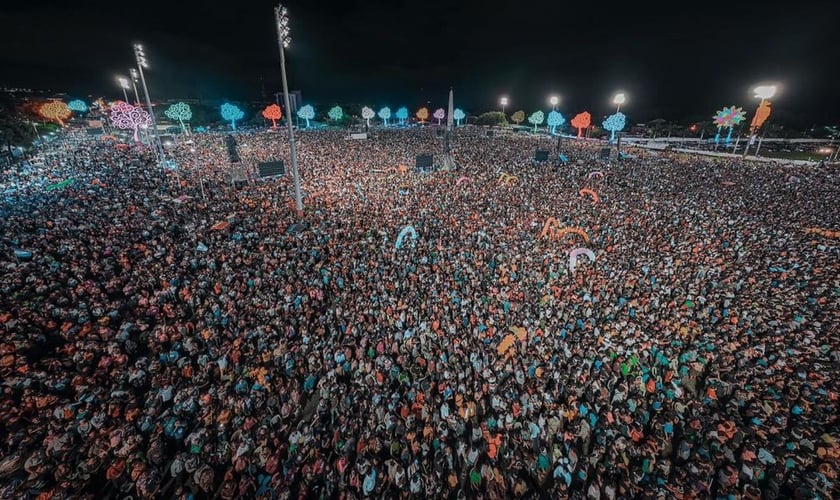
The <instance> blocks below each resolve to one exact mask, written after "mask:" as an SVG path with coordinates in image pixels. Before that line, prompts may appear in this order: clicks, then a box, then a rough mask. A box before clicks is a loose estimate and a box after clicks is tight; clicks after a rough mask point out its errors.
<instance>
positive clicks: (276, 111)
mask: <svg viewBox="0 0 840 500" xmlns="http://www.w3.org/2000/svg"><path fill="white" fill-rule="evenodd" d="M262 115H263V118H265V119H266V120H271V128H275V129H276V128H277V120H279V119H281V118H283V110H282V109H280V106H278V105H277V104H269V105H268V106H266V107H265V109H264V110H262Z"/></svg>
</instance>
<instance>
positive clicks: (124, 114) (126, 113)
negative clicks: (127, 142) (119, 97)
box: [110, 101, 152, 142]
mask: <svg viewBox="0 0 840 500" xmlns="http://www.w3.org/2000/svg"><path fill="white" fill-rule="evenodd" d="M110 114H111V124H112V125H114V126H115V127H117V128H118V129H121V130H133V131H134V142H140V138H139V137H138V135H137V132H138V131H139V130H140V127H148V126H149V125H151V124H152V117H151V116H150V115H149V113H147V112H146V110H144V109H143V108H141V107H139V106H132V105H131V104H129V103H127V102H123V101H117V102H115V103H114V104H113V105H112V106H111V110H110Z"/></svg>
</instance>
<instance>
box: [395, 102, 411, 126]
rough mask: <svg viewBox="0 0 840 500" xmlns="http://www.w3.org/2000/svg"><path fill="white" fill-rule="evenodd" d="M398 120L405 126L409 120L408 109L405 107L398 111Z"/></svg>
mask: <svg viewBox="0 0 840 500" xmlns="http://www.w3.org/2000/svg"><path fill="white" fill-rule="evenodd" d="M397 119H398V120H399V121H400V125H405V121H406V120H408V108H406V107H405V106H403V107H401V108H400V109H398V110H397Z"/></svg>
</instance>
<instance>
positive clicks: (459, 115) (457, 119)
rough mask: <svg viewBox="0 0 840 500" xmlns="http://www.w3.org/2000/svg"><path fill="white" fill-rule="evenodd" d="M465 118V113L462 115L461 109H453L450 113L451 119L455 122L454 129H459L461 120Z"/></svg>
mask: <svg viewBox="0 0 840 500" xmlns="http://www.w3.org/2000/svg"><path fill="white" fill-rule="evenodd" d="M466 117H467V115H466V113H464V111H463V110H462V109H461V108H455V111H453V112H452V118H453V119H454V120H455V123H456V125H455V126H456V127H460V126H461V120H463V119H464V118H466Z"/></svg>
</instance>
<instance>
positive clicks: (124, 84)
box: [117, 76, 129, 103]
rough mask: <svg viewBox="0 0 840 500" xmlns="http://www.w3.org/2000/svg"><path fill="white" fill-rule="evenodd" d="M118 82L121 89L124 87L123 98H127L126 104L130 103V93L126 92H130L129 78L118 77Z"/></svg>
mask: <svg viewBox="0 0 840 500" xmlns="http://www.w3.org/2000/svg"><path fill="white" fill-rule="evenodd" d="M117 81H118V82H120V87H122V91H123V97H125V102H126V103H128V102H129V100H128V93H127V92H126V91H127V90H128V78H125V77H123V76H118V77H117Z"/></svg>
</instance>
